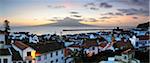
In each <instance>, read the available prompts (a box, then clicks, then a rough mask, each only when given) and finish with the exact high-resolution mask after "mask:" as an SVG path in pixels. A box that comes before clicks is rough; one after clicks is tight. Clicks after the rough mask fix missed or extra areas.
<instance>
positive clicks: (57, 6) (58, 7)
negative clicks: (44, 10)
mask: <svg viewBox="0 0 150 63" xmlns="http://www.w3.org/2000/svg"><path fill="white" fill-rule="evenodd" d="M47 7H48V8H55V9H60V8H65V6H64V5H55V6H52V5H48V6H47Z"/></svg>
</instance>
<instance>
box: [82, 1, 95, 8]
mask: <svg viewBox="0 0 150 63" xmlns="http://www.w3.org/2000/svg"><path fill="white" fill-rule="evenodd" d="M89 6H96V4H95V3H93V2H91V3H87V4H85V5H84V7H89Z"/></svg>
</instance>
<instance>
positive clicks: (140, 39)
mask: <svg viewBox="0 0 150 63" xmlns="http://www.w3.org/2000/svg"><path fill="white" fill-rule="evenodd" d="M149 39H150V38H149V36H148V35H142V36H133V37H132V38H129V40H130V41H131V43H132V45H133V46H134V47H135V48H139V47H145V46H150V40H149Z"/></svg>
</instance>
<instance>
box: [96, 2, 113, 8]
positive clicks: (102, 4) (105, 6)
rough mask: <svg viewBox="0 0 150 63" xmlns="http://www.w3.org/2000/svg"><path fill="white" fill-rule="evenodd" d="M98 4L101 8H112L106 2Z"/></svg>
mask: <svg viewBox="0 0 150 63" xmlns="http://www.w3.org/2000/svg"><path fill="white" fill-rule="evenodd" d="M99 6H100V7H102V8H112V5H110V4H108V3H106V2H102V3H100V5H99Z"/></svg>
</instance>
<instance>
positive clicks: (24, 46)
mask: <svg viewBox="0 0 150 63" xmlns="http://www.w3.org/2000/svg"><path fill="white" fill-rule="evenodd" d="M13 44H14V45H15V46H16V47H18V48H19V49H21V50H24V49H26V48H28V47H29V46H28V45H26V44H24V43H23V42H21V41H15V42H14V43H13Z"/></svg>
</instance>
